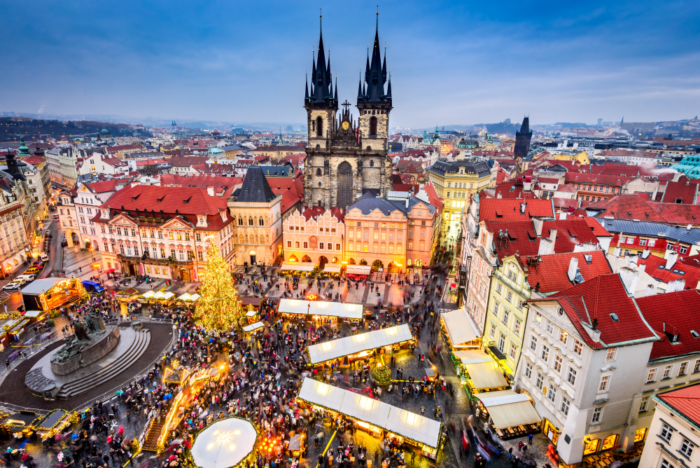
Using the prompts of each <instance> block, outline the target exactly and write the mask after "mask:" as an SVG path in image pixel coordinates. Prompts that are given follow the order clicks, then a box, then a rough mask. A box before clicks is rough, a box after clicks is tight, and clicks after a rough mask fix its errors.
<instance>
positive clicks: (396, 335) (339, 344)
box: [309, 325, 413, 364]
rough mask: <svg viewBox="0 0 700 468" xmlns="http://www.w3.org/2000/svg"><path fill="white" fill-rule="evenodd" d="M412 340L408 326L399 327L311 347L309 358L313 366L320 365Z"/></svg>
mask: <svg viewBox="0 0 700 468" xmlns="http://www.w3.org/2000/svg"><path fill="white" fill-rule="evenodd" d="M412 339H413V335H411V329H410V328H409V327H408V325H398V326H396V327H389V328H383V329H381V330H376V331H371V332H368V333H362V334H360V335H352V336H347V337H345V338H340V339H338V340H332V341H326V342H325V343H320V344H316V345H313V346H309V357H310V358H311V364H319V363H321V362H326V361H330V360H331V359H337V358H339V357H343V356H348V355H351V354H357V353H361V352H362V351H368V350H370V349H375V348H381V347H382V346H389V345H393V344H396V343H401V342H404V341H408V340H412Z"/></svg>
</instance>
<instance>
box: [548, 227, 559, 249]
mask: <svg viewBox="0 0 700 468" xmlns="http://www.w3.org/2000/svg"><path fill="white" fill-rule="evenodd" d="M549 240H550V241H552V248H554V243H555V242H556V241H557V230H556V229H552V230H550V231H549Z"/></svg>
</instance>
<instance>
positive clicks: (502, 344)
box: [498, 333, 506, 352]
mask: <svg viewBox="0 0 700 468" xmlns="http://www.w3.org/2000/svg"><path fill="white" fill-rule="evenodd" d="M498 335H499V336H498V350H499V351H500V352H504V351H505V350H506V337H505V335H504V334H503V333H499V334H498Z"/></svg>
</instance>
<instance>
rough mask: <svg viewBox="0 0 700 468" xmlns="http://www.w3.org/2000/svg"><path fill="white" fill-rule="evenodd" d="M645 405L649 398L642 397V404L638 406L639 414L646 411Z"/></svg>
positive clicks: (647, 403)
mask: <svg viewBox="0 0 700 468" xmlns="http://www.w3.org/2000/svg"><path fill="white" fill-rule="evenodd" d="M647 405H649V397H648V396H643V397H642V403H641V404H640V405H639V412H640V413H643V412H645V411H646V410H647Z"/></svg>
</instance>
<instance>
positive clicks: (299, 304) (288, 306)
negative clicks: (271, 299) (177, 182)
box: [277, 299, 309, 315]
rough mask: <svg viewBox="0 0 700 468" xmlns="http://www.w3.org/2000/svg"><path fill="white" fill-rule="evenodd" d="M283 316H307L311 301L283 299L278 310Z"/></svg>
mask: <svg viewBox="0 0 700 468" xmlns="http://www.w3.org/2000/svg"><path fill="white" fill-rule="evenodd" d="M277 310H278V312H280V313H282V314H298V315H306V314H307V313H308V312H309V301H303V300H301V299H282V300H280V306H279V308H278V309H277Z"/></svg>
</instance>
